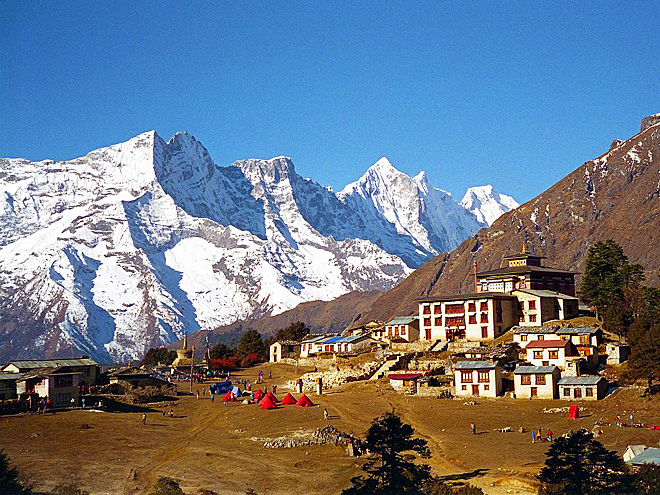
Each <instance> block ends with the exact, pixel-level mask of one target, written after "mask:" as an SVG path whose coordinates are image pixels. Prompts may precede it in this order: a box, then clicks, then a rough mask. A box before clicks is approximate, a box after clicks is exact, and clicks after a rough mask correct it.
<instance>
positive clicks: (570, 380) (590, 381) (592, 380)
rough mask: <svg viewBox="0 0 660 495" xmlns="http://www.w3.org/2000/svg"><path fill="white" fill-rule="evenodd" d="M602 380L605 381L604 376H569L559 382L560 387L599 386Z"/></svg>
mask: <svg viewBox="0 0 660 495" xmlns="http://www.w3.org/2000/svg"><path fill="white" fill-rule="evenodd" d="M601 380H605V378H603V377H602V376H589V375H587V376H567V377H565V378H562V379H561V380H559V382H558V383H559V385H597V384H598V383H599V382H600V381H601Z"/></svg>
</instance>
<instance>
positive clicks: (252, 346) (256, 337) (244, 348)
mask: <svg viewBox="0 0 660 495" xmlns="http://www.w3.org/2000/svg"><path fill="white" fill-rule="evenodd" d="M251 353H255V354H256V355H257V356H259V359H261V360H262V361H263V360H265V359H266V356H267V352H266V346H265V345H264V341H263V340H262V338H261V334H260V333H259V332H258V331H257V330H249V331H248V332H246V333H245V334H243V336H242V337H241V339H240V340H239V341H238V345H237V346H236V355H237V356H238V357H239V358H240V359H243V358H244V357H245V356H247V355H248V354H251Z"/></svg>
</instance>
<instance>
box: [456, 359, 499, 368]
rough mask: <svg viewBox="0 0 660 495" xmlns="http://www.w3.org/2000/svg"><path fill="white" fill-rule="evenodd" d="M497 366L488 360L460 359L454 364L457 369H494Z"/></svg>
mask: <svg viewBox="0 0 660 495" xmlns="http://www.w3.org/2000/svg"><path fill="white" fill-rule="evenodd" d="M497 367H498V366H497V365H496V364H494V363H489V362H488V361H459V362H458V363H456V364H455V365H454V369H455V370H492V369H494V368H497Z"/></svg>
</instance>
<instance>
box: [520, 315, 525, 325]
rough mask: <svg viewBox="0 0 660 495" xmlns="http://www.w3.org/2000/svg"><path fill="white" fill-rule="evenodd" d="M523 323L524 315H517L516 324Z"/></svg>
mask: <svg viewBox="0 0 660 495" xmlns="http://www.w3.org/2000/svg"><path fill="white" fill-rule="evenodd" d="M521 321H525V315H518V323H520V322H521Z"/></svg>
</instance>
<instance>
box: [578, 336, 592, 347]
mask: <svg viewBox="0 0 660 495" xmlns="http://www.w3.org/2000/svg"><path fill="white" fill-rule="evenodd" d="M590 343H591V342H590V341H589V335H580V344H582V345H589V344H590Z"/></svg>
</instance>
